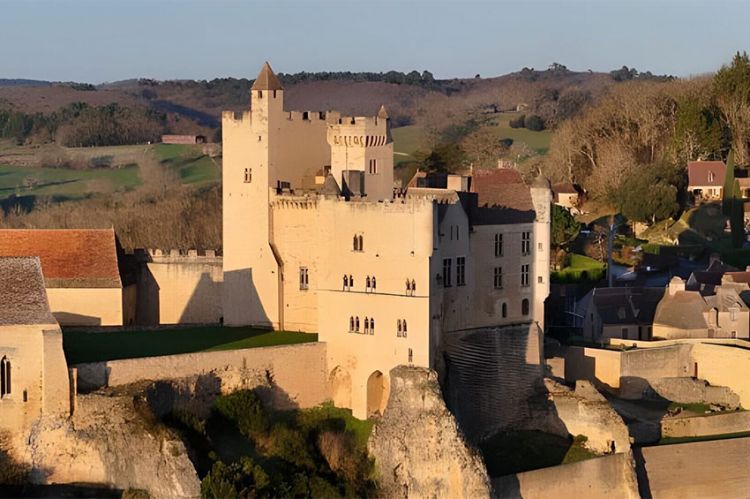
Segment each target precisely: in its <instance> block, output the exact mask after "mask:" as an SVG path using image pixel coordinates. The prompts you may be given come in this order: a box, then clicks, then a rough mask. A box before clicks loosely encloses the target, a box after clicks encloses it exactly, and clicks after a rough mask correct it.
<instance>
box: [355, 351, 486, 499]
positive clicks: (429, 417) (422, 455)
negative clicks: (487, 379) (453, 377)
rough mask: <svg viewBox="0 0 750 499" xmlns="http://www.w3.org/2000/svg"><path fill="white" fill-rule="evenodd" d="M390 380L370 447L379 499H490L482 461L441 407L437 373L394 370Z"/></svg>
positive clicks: (408, 368) (449, 415)
mask: <svg viewBox="0 0 750 499" xmlns="http://www.w3.org/2000/svg"><path fill="white" fill-rule="evenodd" d="M390 377H391V391H390V398H389V400H388V406H387V407H386V409H385V413H384V415H383V417H382V419H380V421H378V422H377V424H376V425H375V428H374V429H373V433H372V436H371V437H370V441H369V443H368V447H369V451H370V454H371V455H372V456H373V457H374V458H375V465H376V468H377V471H378V481H379V485H380V488H381V491H382V495H383V497H389V498H397V497H409V498H418V497H429V498H432V497H457V498H458V497H460V498H463V497H472V498H480V497H489V495H490V484H489V479H488V477H487V471H486V468H485V466H484V463H483V461H482V458H481V457H480V455H479V454H478V453H477V452H476V451H474V450H472V449H470V448H469V447H467V445H466V443H465V441H464V438H463V436H462V435H461V433H460V431H459V429H458V426H457V424H456V420H455V419H454V417H453V415H452V414H451V413H450V412H449V411H448V409H447V407H446V406H445V403H444V401H443V397H442V394H441V392H440V387H439V385H438V381H437V374H436V373H435V372H434V371H432V370H429V369H424V368H416V367H406V366H398V367H396V368H394V369H393V370H391V373H390Z"/></svg>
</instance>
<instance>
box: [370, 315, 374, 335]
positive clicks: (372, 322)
mask: <svg viewBox="0 0 750 499" xmlns="http://www.w3.org/2000/svg"><path fill="white" fill-rule="evenodd" d="M370 334H375V318H374V317H373V318H372V319H370Z"/></svg>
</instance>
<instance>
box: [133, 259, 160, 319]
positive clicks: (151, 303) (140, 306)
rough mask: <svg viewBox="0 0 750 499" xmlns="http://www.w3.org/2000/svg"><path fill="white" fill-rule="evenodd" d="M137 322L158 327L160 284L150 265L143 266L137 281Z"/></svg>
mask: <svg viewBox="0 0 750 499" xmlns="http://www.w3.org/2000/svg"><path fill="white" fill-rule="evenodd" d="M137 286H138V291H137V293H136V296H137V298H136V305H135V322H136V324H138V325H141V326H158V325H159V324H161V322H160V320H161V318H160V317H159V291H160V289H159V283H158V282H156V279H155V278H154V274H152V273H151V270H150V269H149V268H148V265H145V264H143V265H141V268H140V271H139V272H138V280H137Z"/></svg>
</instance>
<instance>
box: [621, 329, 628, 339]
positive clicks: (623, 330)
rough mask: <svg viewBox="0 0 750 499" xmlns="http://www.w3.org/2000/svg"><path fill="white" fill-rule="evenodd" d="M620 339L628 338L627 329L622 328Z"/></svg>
mask: <svg viewBox="0 0 750 499" xmlns="http://www.w3.org/2000/svg"><path fill="white" fill-rule="evenodd" d="M622 337H623V338H627V337H628V328H626V327H624V328H622Z"/></svg>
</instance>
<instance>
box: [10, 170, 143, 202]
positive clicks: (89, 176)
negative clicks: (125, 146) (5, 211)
mask: <svg viewBox="0 0 750 499" xmlns="http://www.w3.org/2000/svg"><path fill="white" fill-rule="evenodd" d="M140 183H141V180H140V178H139V177H138V167H137V166H135V165H130V166H124V167H122V168H98V169H94V170H70V169H64V168H31V167H24V166H4V165H0V200H2V199H6V198H8V197H9V196H12V195H14V194H15V195H17V196H50V197H58V198H59V200H66V199H80V198H83V197H85V196H86V195H87V194H89V193H102V192H113V191H115V190H118V189H132V188H134V187H137V186H138V185H140Z"/></svg>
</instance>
